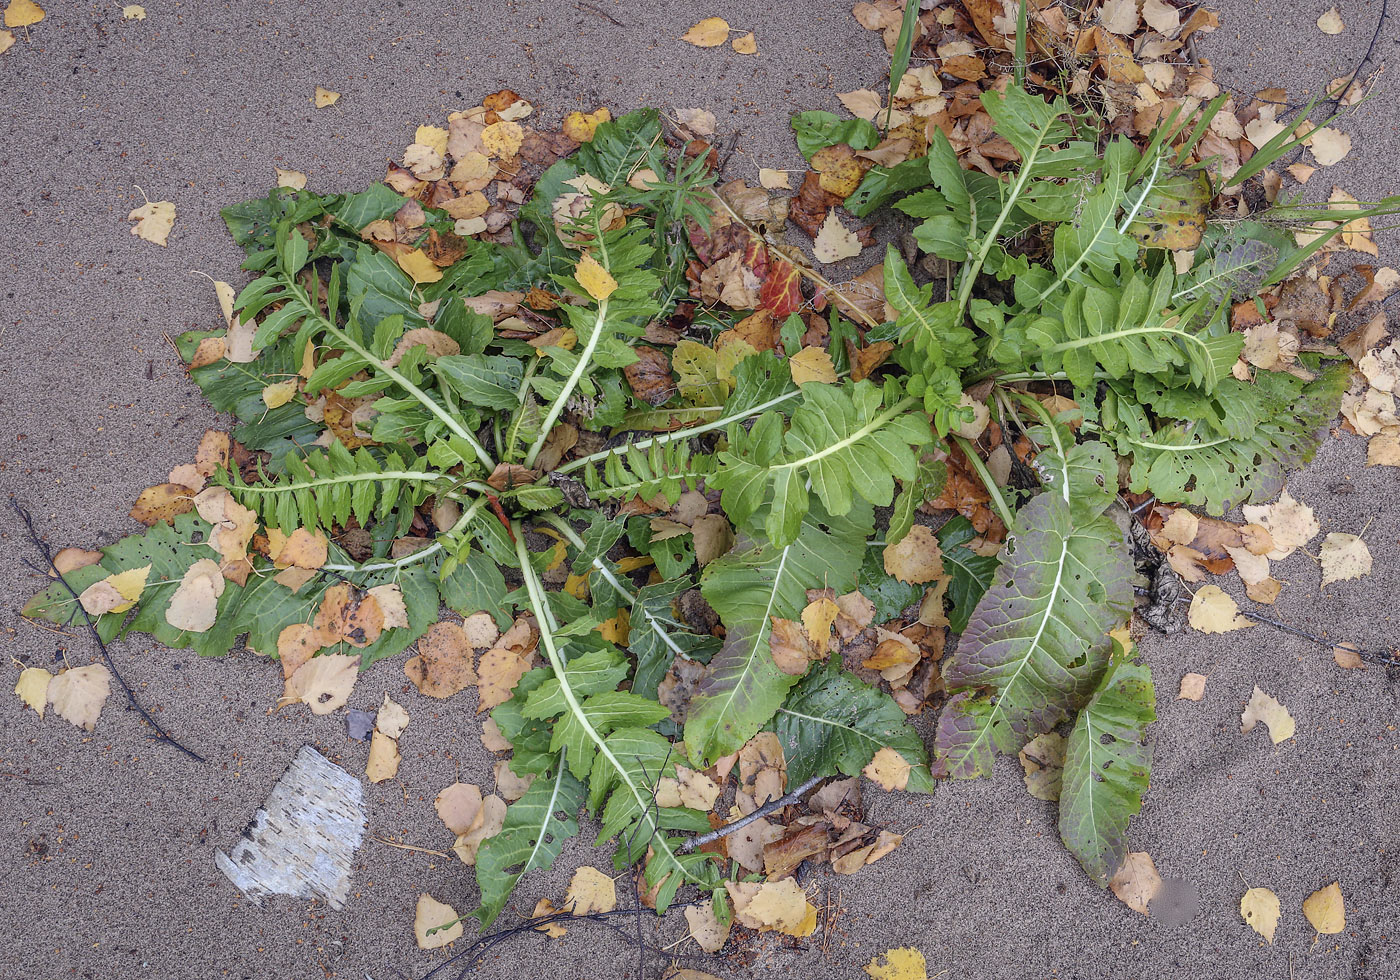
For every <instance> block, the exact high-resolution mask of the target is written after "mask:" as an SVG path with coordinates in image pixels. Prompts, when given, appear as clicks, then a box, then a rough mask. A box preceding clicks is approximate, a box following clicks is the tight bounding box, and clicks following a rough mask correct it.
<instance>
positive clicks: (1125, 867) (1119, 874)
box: [1108, 851, 1162, 915]
mask: <svg viewBox="0 0 1400 980" xmlns="http://www.w3.org/2000/svg"><path fill="white" fill-rule="evenodd" d="M1108 887H1109V888H1111V889H1112V890H1113V895H1114V897H1115V898H1117V899H1118V900H1119V901H1120V902H1122V903H1123V904H1124V905H1126V906H1128V908H1130V909H1132V910H1133V911H1134V912H1137V913H1139V914H1141V915H1147V906H1148V904H1149V903H1150V902H1151V901H1152V899H1154V898H1156V897H1157V891H1158V890H1159V889H1160V888H1161V887H1162V876H1161V875H1159V874H1158V873H1157V865H1156V863H1155V862H1153V860H1152V855H1151V854H1148V853H1147V852H1146V851H1133V852H1132V853H1130V854H1129V855H1128V856H1127V857H1125V858H1124V859H1123V864H1122V866H1121V867H1119V869H1118V870H1117V871H1116V872H1114V874H1113V879H1112V880H1111V881H1110V882H1109V883H1108Z"/></svg>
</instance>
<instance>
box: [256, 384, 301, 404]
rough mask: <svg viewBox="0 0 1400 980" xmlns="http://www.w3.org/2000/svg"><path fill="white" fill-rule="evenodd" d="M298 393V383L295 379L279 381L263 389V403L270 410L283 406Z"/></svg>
mask: <svg viewBox="0 0 1400 980" xmlns="http://www.w3.org/2000/svg"><path fill="white" fill-rule="evenodd" d="M296 393H297V383H296V382H295V381H278V382H276V383H275V384H270V385H268V386H267V387H266V388H264V389H263V390H262V400H263V404H264V405H266V406H267V407H268V410H269V411H271V410H272V409H274V408H281V407H282V406H283V405H285V404H287V402H289V401H291V400H292V399H293V398H295V397H296Z"/></svg>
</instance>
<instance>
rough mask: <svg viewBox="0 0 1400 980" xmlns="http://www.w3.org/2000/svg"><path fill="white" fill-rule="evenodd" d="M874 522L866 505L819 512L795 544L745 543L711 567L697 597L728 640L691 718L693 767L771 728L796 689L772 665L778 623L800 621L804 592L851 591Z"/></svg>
mask: <svg viewBox="0 0 1400 980" xmlns="http://www.w3.org/2000/svg"><path fill="white" fill-rule="evenodd" d="M873 522H874V514H873V510H872V508H871V507H870V505H869V504H855V505H854V506H853V507H852V509H851V510H850V511H849V512H848V513H847V514H845V515H843V516H841V517H835V516H832V515H829V514H826V513H825V512H824V511H823V510H822V509H821V506H820V504H818V505H817V506H816V507H814V508H813V509H812V510H811V511H810V512H809V513H808V514H807V515H806V516H805V517H804V518H803V520H802V523H801V525H800V527H799V529H798V533H797V535H796V537H795V538H794V539H793V541H792V542H791V543H790V544H787V545H783V546H778V545H775V544H771V543H770V544H758V545H754V544H752V543H744V544H741V545H740V546H738V547H737V548H736V549H735V551H733V552H731V553H730V554H728V555H725V556H724V557H723V558H720V559H717V560H716V561H713V562H711V563H710V564H709V566H707V567H706V569H705V573H704V575H702V576H701V579H700V590H701V592H702V593H703V595H704V596H705V599H706V601H707V602H709V604H710V605H711V606H712V607H713V608H714V610H715V612H717V613H719V617H720V620H721V621H722V622H723V623H724V626H725V629H726V631H727V635H726V637H725V641H724V645H723V646H722V647H721V648H720V649H719V651H718V652H717V653H716V654H715V655H714V657H713V659H712V660H711V661H710V664H709V668H708V671H707V672H706V675H705V677H704V679H703V680H702V681H701V683H700V686H699V688H698V690H697V691H696V694H695V696H694V698H693V699H692V700H691V702H690V708H689V711H688V714H687V715H686V722H685V744H686V747H687V749H688V750H689V755H690V758H691V759H694V760H697V761H698V760H705V761H706V762H709V761H712V760H714V759H717V758H719V757H720V756H722V755H728V754H729V753H730V752H733V751H735V750H736V749H738V748H739V747H740V746H741V745H743V744H744V743H745V742H747V741H748V740H749V739H750V738H752V737H753V736H754V734H756V733H757V732H758V730H759V729H761V728H762V727H763V726H764V725H765V724H767V722H768V719H769V718H771V717H772V716H773V712H774V711H776V710H777V708H778V706H779V705H780V704H782V701H783V698H784V696H785V695H786V694H787V692H788V690H789V689H791V687H792V686H793V684H794V683H796V681H797V678H796V677H794V676H792V675H791V674H784V673H783V672H782V671H780V670H779V669H778V667H777V665H776V664H775V663H774V662H773V655H772V653H771V651H770V650H769V646H768V636H769V633H770V632H771V630H772V628H773V627H772V619H773V617H774V616H777V617H780V618H783V619H796V618H797V617H799V616H800V615H801V613H802V609H803V607H804V606H806V604H807V594H806V590H807V589H817V588H834V589H835V590H836V591H837V592H838V593H841V592H847V591H849V590H850V589H852V588H854V587H855V584H856V579H857V571H858V570H859V568H860V563H861V560H862V558H863V557H864V549H865V539H866V537H867V536H868V535H869V534H870V531H871V528H872V525H873Z"/></svg>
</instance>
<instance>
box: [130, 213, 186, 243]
mask: <svg viewBox="0 0 1400 980" xmlns="http://www.w3.org/2000/svg"><path fill="white" fill-rule="evenodd" d="M126 220H127V221H134V222H136V224H135V225H133V226H132V228H131V233H132V234H133V235H135V236H136V237H137V238H140V239H143V240H145V241H148V242H153V243H155V244H156V245H159V246H161V248H164V247H165V242H166V239H168V238H169V237H170V229H171V228H173V227H175V205H173V204H171V203H170V202H169V201H147V202H146V203H145V204H143V205H141V206H140V207H139V208H133V209H132V211H131V213H130V214H128V215H127V216H126Z"/></svg>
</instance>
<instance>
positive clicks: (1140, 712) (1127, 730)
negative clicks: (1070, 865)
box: [1060, 659, 1157, 888]
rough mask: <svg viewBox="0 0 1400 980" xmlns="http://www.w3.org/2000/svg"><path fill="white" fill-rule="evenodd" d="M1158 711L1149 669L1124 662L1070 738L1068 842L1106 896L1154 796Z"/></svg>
mask: <svg viewBox="0 0 1400 980" xmlns="http://www.w3.org/2000/svg"><path fill="white" fill-rule="evenodd" d="M1155 705H1156V701H1155V698H1154V694H1153V689H1152V675H1151V673H1150V672H1149V670H1148V669H1147V667H1145V666H1141V665H1139V664H1135V663H1132V662H1131V661H1128V660H1126V659H1124V660H1117V661H1115V662H1114V663H1113V664H1112V665H1111V666H1110V667H1109V669H1108V671H1107V672H1106V673H1105V674H1104V676H1103V679H1102V680H1101V681H1100V682H1099V686H1098V689H1097V690H1096V691H1095V692H1094V695H1093V697H1092V698H1090V700H1089V703H1088V704H1086V705H1085V706H1084V707H1083V708H1082V709H1081V710H1080V712H1079V717H1078V718H1077V719H1075V722H1074V728H1073V729H1072V730H1071V731H1070V735H1069V742H1068V743H1067V745H1066V748H1065V769H1064V781H1063V785H1062V788H1061V790H1060V837H1061V839H1062V840H1064V842H1065V846H1066V847H1068V848H1069V850H1070V853H1071V854H1073V855H1074V856H1075V857H1077V858H1078V859H1079V863H1080V864H1081V865H1082V866H1083V868H1084V870H1085V871H1086V872H1087V873H1088V875H1089V877H1090V878H1092V879H1093V880H1094V882H1095V883H1096V884H1097V885H1098V886H1099V887H1100V888H1104V887H1106V886H1107V885H1108V880H1109V878H1111V877H1112V876H1113V873H1114V872H1115V871H1117V870H1118V866H1119V865H1120V864H1122V863H1123V859H1124V858H1125V857H1126V856H1127V854H1128V821H1129V819H1130V818H1131V817H1132V816H1133V814H1135V813H1137V812H1138V810H1139V809H1141V807H1142V794H1143V793H1145V792H1146V791H1147V784H1148V777H1149V773H1150V771H1151V767H1152V748H1151V746H1150V745H1148V744H1147V726H1148V725H1150V724H1152V722H1154V721H1156V720H1157V712H1156V707H1155Z"/></svg>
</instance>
